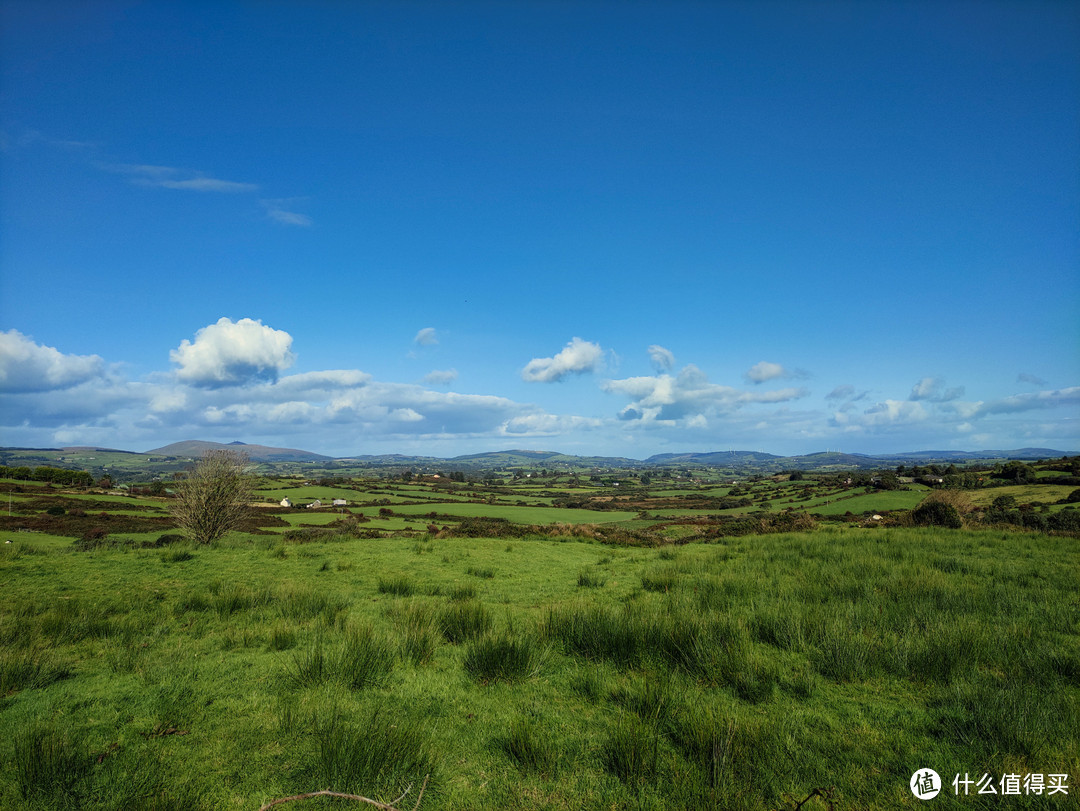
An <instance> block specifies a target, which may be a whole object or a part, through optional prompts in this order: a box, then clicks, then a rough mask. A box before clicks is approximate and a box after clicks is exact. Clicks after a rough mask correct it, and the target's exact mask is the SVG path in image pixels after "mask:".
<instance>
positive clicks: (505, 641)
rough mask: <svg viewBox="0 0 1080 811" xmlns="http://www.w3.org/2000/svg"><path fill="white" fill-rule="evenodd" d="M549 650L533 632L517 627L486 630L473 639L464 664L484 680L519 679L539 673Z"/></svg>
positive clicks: (473, 675)
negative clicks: (501, 630)
mask: <svg viewBox="0 0 1080 811" xmlns="http://www.w3.org/2000/svg"><path fill="white" fill-rule="evenodd" d="M545 656H546V652H545V651H544V650H543V648H542V646H541V645H540V644H539V643H538V642H537V641H536V639H534V638H533V637H532V636H531V635H529V634H515V633H514V632H513V630H508V631H504V632H502V633H498V634H491V633H489V634H485V635H484V636H482V637H480V638H479V639H476V640H475V641H473V642H470V643H469V645H468V647H467V648H466V650H465V657H464V659H463V660H462V665H463V666H464V668H465V672H466V673H468V674H469V675H470V676H472V677H473V678H474V679H476V680H477V681H479V682H481V683H482V684H489V683H492V682H518V681H523V680H525V679H528V678H530V677H532V676H535V675H536V673H537V671H538V670H539V669H540V666H541V665H542V663H543V661H544V659H545Z"/></svg>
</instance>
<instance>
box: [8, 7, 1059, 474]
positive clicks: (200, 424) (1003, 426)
mask: <svg viewBox="0 0 1080 811" xmlns="http://www.w3.org/2000/svg"><path fill="white" fill-rule="evenodd" d="M0 15H2V19H0V22H2V28H0V37H2V39H0V59H2V83H0V150H2V151H0V394H2V399H0V444H4V445H20V446H38V447H41V446H62V445H75V444H78V445H85V444H95V445H105V446H110V447H118V448H124V449H129V450H148V449H151V448H155V447H159V446H161V445H164V444H166V443H169V442H173V441H178V440H182V439H192V438H200V439H212V440H219V441H225V442H229V441H233V440H241V441H246V442H253V443H254V442H261V443H265V444H270V445H279V446H287V447H299V448H305V449H308V450H313V451H319V452H322V453H327V454H330V455H334V456H346V455H353V454H363V453H387V452H401V453H423V454H428V455H434V456H452V455H456V454H461V453H470V452H478V451H482V450H496V449H503V448H515V447H516V448H535V449H549V450H560V451H564V452H568V453H582V454H604V455H620V456H629V457H633V458H644V457H647V456H649V455H650V454H653V453H658V452H668V451H685V450H699V451H709V450H727V449H748V450H764V451H768V452H772V453H780V454H795V453H804V452H813V451H818V450H824V449H827V448H830V449H836V448H839V449H841V450H845V451H852V452H864V453H885V452H892V451H903V450H921V449H929V448H953V449H968V450H975V449H986V448H1016V447H1025V446H1042V447H1052V448H1058V449H1062V450H1077V449H1080V419H1078V417H1080V318H1078V315H1080V229H1078V228H1077V224H1078V223H1080V49H1078V48H1077V45H1076V43H1077V42H1080V6H1077V4H1075V3H1070V2H1043V3H1040V2H1008V3H996V2H920V1H919V0H906V1H905V2H876V1H875V0H866V1H865V2H770V1H769V0H765V1H764V2H715V3H705V2H700V3H698V2H678V0H676V1H675V2H664V3H652V2H619V3H614V2H612V3H606V2H589V1H588V0H585V1H584V2H568V1H567V2H556V1H555V0H552V1H551V2H506V3H495V2H483V3H481V2H447V3H421V2H406V1H404V0H403V1H402V2H365V3H346V2H321V3H307V2H303V3H301V2H293V1H292V0H279V2H272V3H250V2H247V3H232V2H209V0H207V1H206V2H194V1H192V2H180V3H165V2H142V3H139V2H61V1H60V0H45V1H44V2H41V1H40V0H35V1H34V2H29V0H7V1H6V2H5V3H4V4H3V5H2V6H0Z"/></svg>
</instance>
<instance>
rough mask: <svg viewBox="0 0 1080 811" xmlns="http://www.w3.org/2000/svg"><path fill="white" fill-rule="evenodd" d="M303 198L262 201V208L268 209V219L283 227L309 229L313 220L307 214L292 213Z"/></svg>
mask: <svg viewBox="0 0 1080 811" xmlns="http://www.w3.org/2000/svg"><path fill="white" fill-rule="evenodd" d="M302 201H303V198H299V197H289V198H282V199H278V200H260V201H259V202H260V203H261V204H262V207H263V208H264V209H266V216H267V218H268V219H271V220H273V221H274V222H276V223H280V224H281V225H297V226H300V227H302V228H307V227H308V226H310V225H312V222H313V221H312V219H311V217H309V216H308V215H307V214H301V213H300V212H298V211H292V210H291V209H293V208H295V207H296V204H297V203H299V202H302Z"/></svg>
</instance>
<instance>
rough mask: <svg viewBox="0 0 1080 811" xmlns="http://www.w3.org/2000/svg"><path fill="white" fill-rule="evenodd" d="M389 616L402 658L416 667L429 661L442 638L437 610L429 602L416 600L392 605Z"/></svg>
mask: <svg viewBox="0 0 1080 811" xmlns="http://www.w3.org/2000/svg"><path fill="white" fill-rule="evenodd" d="M390 616H391V619H393V621H394V624H395V626H396V627H397V631H398V634H399V637H400V639H401V655H402V658H403V659H407V660H409V661H411V662H412V663H413V664H414V665H416V666H418V667H419V666H421V665H426V664H428V663H429V662H431V660H432V658H433V657H434V655H435V649H436V648H437V647H438V645H439V643H440V642H441V641H442V638H443V636H442V630H441V626H440V612H439V610H438V609H437V608H436V607H435V606H434V605H433V604H431V603H429V602H421V601H416V602H410V603H408V604H407V605H405V606H398V605H395V606H393V607H392V610H391V611H390Z"/></svg>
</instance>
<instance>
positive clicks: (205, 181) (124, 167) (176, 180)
mask: <svg viewBox="0 0 1080 811" xmlns="http://www.w3.org/2000/svg"><path fill="white" fill-rule="evenodd" d="M101 168H103V169H106V170H108V171H110V172H117V173H119V174H122V175H126V176H127V177H128V179H129V180H130V181H131V182H132V183H134V184H135V185H137V186H154V187H157V188H161V189H179V190H181V191H197V192H219V193H220V192H225V193H228V194H235V193H237V192H253V191H257V190H258V188H259V186H258V184H255V183H238V182H236V181H234V180H221V179H220V178H216V177H210V176H209V175H207V174H205V173H203V172H193V171H190V170H187V169H178V168H176V167H174V166H152V165H148V164H132V163H118V164H101Z"/></svg>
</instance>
